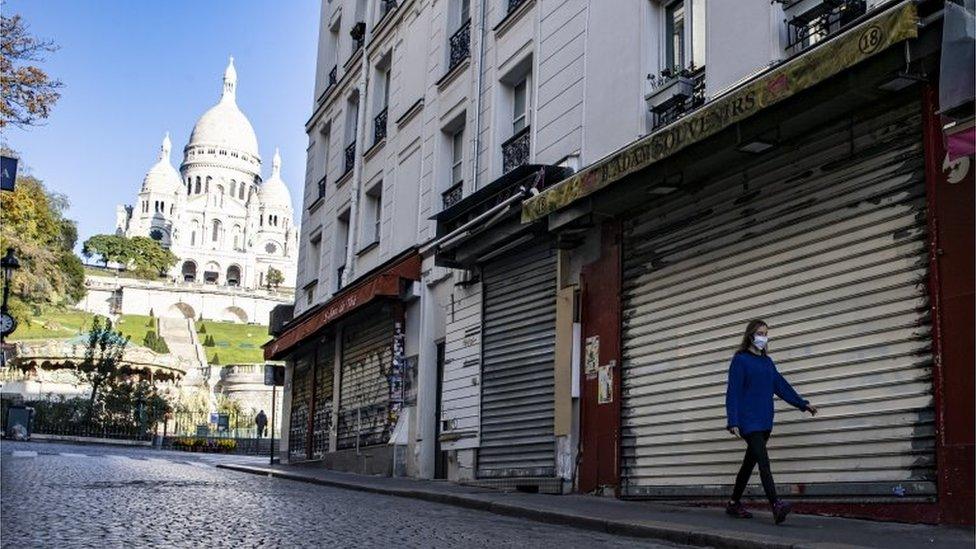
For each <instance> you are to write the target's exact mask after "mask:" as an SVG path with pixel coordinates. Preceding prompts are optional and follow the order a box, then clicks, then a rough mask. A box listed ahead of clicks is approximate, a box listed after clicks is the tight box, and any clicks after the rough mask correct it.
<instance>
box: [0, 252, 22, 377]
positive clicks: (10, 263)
mask: <svg viewBox="0 0 976 549" xmlns="http://www.w3.org/2000/svg"><path fill="white" fill-rule="evenodd" d="M19 268H20V261H18V260H17V256H15V255H14V249H13V248H7V253H6V255H4V256H3V258H0V269H2V270H3V302H2V303H0V367H6V366H7V351H6V347H5V346H4V343H5V340H6V338H7V336H8V335H10V334H12V333H13V332H14V330H16V329H17V320H16V319H14V317H13V316H11V315H10V313H9V312H8V311H7V299H8V298H9V297H10V278H11V277H12V276H13V274H14V271H16V270H17V269H19Z"/></svg>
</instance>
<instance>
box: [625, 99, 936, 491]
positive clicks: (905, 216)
mask: <svg viewBox="0 0 976 549" xmlns="http://www.w3.org/2000/svg"><path fill="white" fill-rule="evenodd" d="M919 111H920V109H919V108H918V106H917V105H916V104H914V103H912V104H909V105H896V106H893V107H889V108H888V109H887V110H885V111H884V114H877V115H874V116H873V117H871V118H866V119H859V120H855V121H853V122H851V121H846V122H844V123H842V124H837V125H835V126H833V127H829V128H825V129H824V130H823V131H820V132H817V133H816V134H813V135H809V136H806V137H805V138H804V139H803V140H802V142H800V143H798V144H794V145H792V146H786V145H782V146H780V147H779V148H778V149H776V150H774V151H773V152H770V153H767V156H768V158H767V159H765V160H762V157H760V159H761V162H760V164H759V165H756V166H751V167H749V168H748V170H747V171H746V172H745V173H743V172H742V171H741V170H738V171H737V172H736V173H731V172H730V173H729V174H728V175H727V176H723V177H724V178H723V179H722V180H718V181H714V182H713V183H710V184H708V185H706V186H704V187H701V188H699V189H698V190H697V192H694V193H686V194H683V195H680V196H678V195H675V197H674V198H673V199H672V200H669V201H668V202H667V203H661V205H660V206H659V207H655V208H654V209H652V210H651V211H648V212H646V213H643V214H639V215H638V216H636V217H634V218H632V219H631V220H629V221H628V222H627V223H626V224H625V228H624V231H625V235H624V250H625V251H624V275H623V277H624V280H623V293H624V295H623V305H624V314H623V332H622V337H623V341H622V343H623V375H622V381H623V401H622V405H623V409H622V416H623V417H622V435H623V436H622V446H623V448H622V454H623V461H622V464H621V465H622V473H623V475H622V476H623V494H624V495H627V496H681V495H712V494H713V495H719V494H721V495H725V494H727V491H728V486H729V485H730V484H731V483H732V482H733V480H734V478H733V477H734V475H735V472H736V471H737V469H738V465H739V463H740V462H741V458H742V453H743V448H744V447H743V444H742V442H741V441H738V440H735V439H732V438H731V437H730V436H729V434H728V433H727V432H726V431H725V408H724V398H725V384H726V379H727V373H728V364H729V361H730V359H731V356H732V353H733V350H734V348H735V347H736V345H737V343H738V340H739V338H740V337H741V330H742V329H743V328H744V326H745V324H746V322H747V321H748V320H749V319H750V318H754V317H759V318H764V319H766V320H767V321H768V322H769V323H770V325H771V343H770V354H771V356H772V357H773V358H774V360H776V363H777V366H778V368H779V370H780V372H782V373H783V374H784V375H785V376H786V377H787V379H789V380H790V381H791V383H792V384H793V385H794V386H795V387H796V388H797V390H798V391H799V392H800V393H801V394H803V395H804V396H805V397H807V398H809V399H810V400H811V401H812V402H813V403H815V404H817V405H819V406H820V407H821V413H820V415H819V416H817V418H815V419H810V418H809V417H801V414H800V413H799V412H797V411H792V412H787V410H788V409H789V410H792V409H791V408H789V406H788V405H787V404H786V403H784V402H782V401H780V400H779V399H776V410H777V413H778V419H777V422H776V427H775V429H774V433H773V437H772V439H771V440H770V453H771V456H772V458H773V471H774V473H775V475H776V480H777V482H778V483H779V484H781V485H784V486H783V488H784V490H783V491H784V492H786V491H787V490H792V491H793V492H794V493H804V494H807V495H827V496H844V495H858V496H879V497H880V496H913V495H931V494H934V493H935V482H934V479H935V474H934V451H933V447H934V425H933V408H932V406H933V395H932V384H931V379H930V377H931V364H932V357H931V354H930V337H929V330H930V326H929V315H928V295H927V291H926V279H927V248H926V211H925V208H926V205H925V191H924V183H923V168H924V166H923V155H922V144H921V135H922V130H921V120H920V118H921V117H920V112H919ZM788 486H789V487H788Z"/></svg>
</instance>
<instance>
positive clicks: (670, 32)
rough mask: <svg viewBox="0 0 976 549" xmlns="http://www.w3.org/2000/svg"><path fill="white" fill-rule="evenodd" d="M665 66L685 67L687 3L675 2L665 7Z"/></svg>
mask: <svg viewBox="0 0 976 549" xmlns="http://www.w3.org/2000/svg"><path fill="white" fill-rule="evenodd" d="M664 38H665V44H664V52H665V58H664V68H666V69H668V68H670V69H675V68H677V69H683V68H685V3H684V1H683V0H680V1H678V2H674V3H672V4H670V5H668V6H667V7H666V8H665V9H664Z"/></svg>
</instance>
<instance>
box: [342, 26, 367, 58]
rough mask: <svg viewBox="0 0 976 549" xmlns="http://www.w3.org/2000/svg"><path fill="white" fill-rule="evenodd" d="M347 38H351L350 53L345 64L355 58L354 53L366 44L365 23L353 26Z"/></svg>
mask: <svg viewBox="0 0 976 549" xmlns="http://www.w3.org/2000/svg"><path fill="white" fill-rule="evenodd" d="M349 36H352V53H350V54H349V61H346V63H347V64H348V63H350V62H351V61H352V60H353V58H355V57H356V53H358V52H359V50H360V49H362V47H363V44H365V43H366V23H365V22H363V21H359V22H358V23H356V24H355V25H353V27H352V29H350V30H349Z"/></svg>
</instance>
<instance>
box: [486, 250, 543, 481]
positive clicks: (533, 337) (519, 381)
mask: <svg viewBox="0 0 976 549" xmlns="http://www.w3.org/2000/svg"><path fill="white" fill-rule="evenodd" d="M482 283H483V291H484V294H483V295H484V297H483V299H484V301H483V315H484V316H483V330H484V333H483V338H482V374H481V446H480V448H479V450H478V477H480V478H505V477H553V476H555V472H556V466H555V447H556V441H555V435H554V429H553V409H554V399H553V386H554V381H555V379H554V373H553V366H554V363H555V341H556V253H555V250H553V249H552V248H551V246H550V242H549V240H541V241H538V242H536V243H533V244H529V245H527V246H525V247H523V248H521V249H519V250H518V251H515V252H512V253H509V254H506V255H504V256H502V257H500V258H499V259H496V260H493V261H491V262H490V263H488V264H486V265H484V266H483V269H482Z"/></svg>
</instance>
